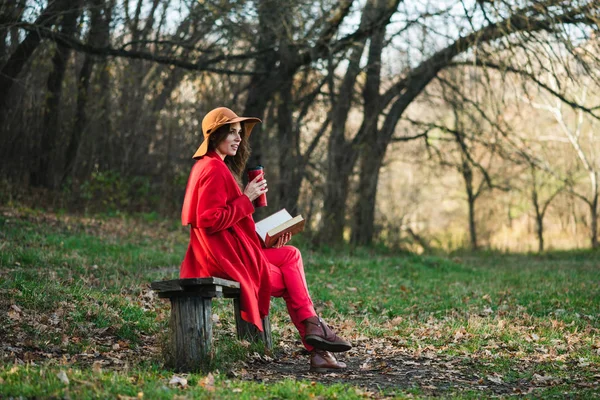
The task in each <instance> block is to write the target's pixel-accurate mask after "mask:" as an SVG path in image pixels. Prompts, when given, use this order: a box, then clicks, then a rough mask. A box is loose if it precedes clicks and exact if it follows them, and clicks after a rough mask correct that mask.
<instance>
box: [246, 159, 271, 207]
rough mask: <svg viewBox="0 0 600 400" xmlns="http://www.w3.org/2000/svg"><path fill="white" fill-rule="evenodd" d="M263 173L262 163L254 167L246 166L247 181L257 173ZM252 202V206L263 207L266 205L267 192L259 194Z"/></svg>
mask: <svg viewBox="0 0 600 400" xmlns="http://www.w3.org/2000/svg"><path fill="white" fill-rule="evenodd" d="M264 173H265V169H264V168H263V166H262V165H257V166H256V167H254V168H248V182H251V181H252V180H253V179H254V178H256V177H257V176H258V175H260V174H264ZM252 204H254V207H256V208H258V207H265V206H266V205H267V194H266V193H263V194H261V195H260V196H258V197H257V198H256V199H254V201H253V202H252Z"/></svg>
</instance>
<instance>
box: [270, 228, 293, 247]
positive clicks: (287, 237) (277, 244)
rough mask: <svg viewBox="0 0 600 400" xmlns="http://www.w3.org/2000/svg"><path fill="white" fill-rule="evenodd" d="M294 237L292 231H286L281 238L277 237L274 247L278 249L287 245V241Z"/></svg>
mask: <svg viewBox="0 0 600 400" xmlns="http://www.w3.org/2000/svg"><path fill="white" fill-rule="evenodd" d="M291 239H292V234H291V233H289V232H288V233H284V234H283V235H281V236H280V237H279V239H277V242H275V244H274V245H273V247H274V248H276V249H278V248H280V247H283V246H285V244H286V243H287V242H289V241H290V240H291Z"/></svg>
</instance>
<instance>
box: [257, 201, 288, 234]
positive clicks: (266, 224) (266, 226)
mask: <svg viewBox="0 0 600 400" xmlns="http://www.w3.org/2000/svg"><path fill="white" fill-rule="evenodd" d="M290 219H292V216H291V215H290V213H289V212H287V210H286V209H285V208H282V209H281V210H279V211H277V212H276V213H275V214H273V215H270V216H268V217H267V218H265V219H262V220H260V221H258V222H257V223H256V233H258V236H260V238H261V239H262V240H263V241H264V240H265V239H266V237H267V232H269V231H270V230H271V229H273V228H275V227H277V226H279V225H281V224H283V223H284V222H286V221H288V220H290Z"/></svg>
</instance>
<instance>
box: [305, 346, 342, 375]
mask: <svg viewBox="0 0 600 400" xmlns="http://www.w3.org/2000/svg"><path fill="white" fill-rule="evenodd" d="M344 368H346V363H344V362H341V361H338V360H336V359H335V357H334V355H333V354H331V353H330V352H328V351H325V350H316V349H315V350H313V351H311V353H310V371H311V372H320V373H324V372H341V370H343V369H344Z"/></svg>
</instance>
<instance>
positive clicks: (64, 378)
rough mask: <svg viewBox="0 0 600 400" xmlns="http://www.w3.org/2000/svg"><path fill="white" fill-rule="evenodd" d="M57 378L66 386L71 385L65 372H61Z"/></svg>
mask: <svg viewBox="0 0 600 400" xmlns="http://www.w3.org/2000/svg"><path fill="white" fill-rule="evenodd" d="M56 377H57V378H58V379H59V380H60V381H61V382H62V383H64V384H65V385H68V384H69V377H68V376H67V373H66V372H65V371H62V370H61V371H60V372H59V373H58V374H56Z"/></svg>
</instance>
